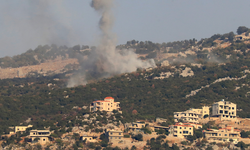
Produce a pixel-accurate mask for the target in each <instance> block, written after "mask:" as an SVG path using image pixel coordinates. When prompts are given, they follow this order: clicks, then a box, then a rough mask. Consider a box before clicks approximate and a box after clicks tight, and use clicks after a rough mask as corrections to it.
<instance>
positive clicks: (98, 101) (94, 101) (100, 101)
mask: <svg viewBox="0 0 250 150" xmlns="http://www.w3.org/2000/svg"><path fill="white" fill-rule="evenodd" d="M96 102H110V101H103V100H97V101H93V103H96Z"/></svg>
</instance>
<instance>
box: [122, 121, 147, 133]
mask: <svg viewBox="0 0 250 150" xmlns="http://www.w3.org/2000/svg"><path fill="white" fill-rule="evenodd" d="M144 127H146V123H145V122H139V121H138V122H132V123H128V124H125V128H126V129H128V130H129V131H140V129H141V128H144Z"/></svg>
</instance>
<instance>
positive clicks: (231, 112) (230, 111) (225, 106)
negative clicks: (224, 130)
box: [212, 99, 237, 120]
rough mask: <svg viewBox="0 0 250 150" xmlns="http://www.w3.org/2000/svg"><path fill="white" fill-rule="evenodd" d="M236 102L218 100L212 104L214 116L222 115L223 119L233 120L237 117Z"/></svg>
mask: <svg viewBox="0 0 250 150" xmlns="http://www.w3.org/2000/svg"><path fill="white" fill-rule="evenodd" d="M236 110H237V106H236V104H234V103H232V102H229V101H224V99H222V100H221V101H219V102H216V103H214V104H213V106H212V116H213V117H220V119H221V120H232V119H236V118H237V117H236Z"/></svg>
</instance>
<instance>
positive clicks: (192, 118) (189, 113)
mask: <svg viewBox="0 0 250 150" xmlns="http://www.w3.org/2000/svg"><path fill="white" fill-rule="evenodd" d="M206 115H207V116H209V106H203V107H202V109H194V108H190V109H189V110H186V111H182V112H174V121H175V122H180V120H182V121H183V122H189V123H199V119H202V118H203V117H204V116H206Z"/></svg>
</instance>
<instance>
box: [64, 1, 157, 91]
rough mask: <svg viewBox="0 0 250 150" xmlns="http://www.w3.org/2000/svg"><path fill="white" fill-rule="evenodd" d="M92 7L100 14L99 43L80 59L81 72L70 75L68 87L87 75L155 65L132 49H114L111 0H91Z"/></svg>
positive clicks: (102, 74)
mask: <svg viewBox="0 0 250 150" xmlns="http://www.w3.org/2000/svg"><path fill="white" fill-rule="evenodd" d="M91 7H93V8H94V9H95V10H96V11H97V12H98V13H99V14H100V15H101V19H100V20H99V28H100V30H101V33H102V34H101V37H100V42H99V45H98V46H97V48H96V49H95V50H92V51H91V54H90V55H89V56H88V59H87V60H85V61H81V63H80V65H81V67H82V69H81V70H82V71H83V72H79V73H77V74H75V75H74V76H72V77H71V79H70V80H69V83H68V87H71V86H76V85H79V84H86V83H87V80H88V77H90V78H94V79H97V78H103V77H109V76H112V75H115V74H121V73H126V72H133V71H136V69H137V68H148V67H155V63H154V61H144V62H143V61H142V60H140V59H139V58H138V57H137V55H136V54H135V53H134V52H133V51H132V50H118V49H116V41H117V39H116V36H115V34H114V33H112V31H111V29H112V26H113V22H114V17H113V15H112V7H113V0H92V2H91Z"/></svg>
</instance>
